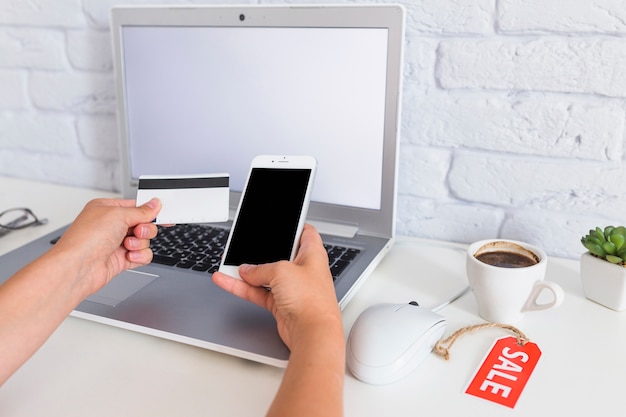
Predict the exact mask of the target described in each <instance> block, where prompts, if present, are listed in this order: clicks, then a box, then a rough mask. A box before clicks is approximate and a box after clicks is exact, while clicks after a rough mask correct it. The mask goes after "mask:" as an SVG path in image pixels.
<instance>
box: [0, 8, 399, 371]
mask: <svg viewBox="0 0 626 417" xmlns="http://www.w3.org/2000/svg"><path fill="white" fill-rule="evenodd" d="M111 36H112V42H113V55H114V69H115V77H116V88H117V91H116V94H117V105H118V121H119V123H118V124H119V137H120V143H121V151H122V172H121V180H122V186H121V188H122V193H123V195H124V197H127V198H135V196H136V190H137V183H138V178H139V176H140V175H150V174H152V175H170V174H197V173H223V172H224V173H228V174H229V175H230V196H229V199H230V206H231V212H232V214H234V212H235V209H236V207H237V204H238V202H239V198H240V196H241V191H242V188H243V185H244V182H245V178H246V174H247V172H248V169H249V166H250V162H251V160H252V159H253V157H254V156H255V155H260V154H292V155H293V154H297V155H312V156H314V157H315V158H316V159H317V161H318V171H317V176H316V180H315V185H314V189H313V193H312V199H311V204H310V207H309V211H308V217H307V222H309V223H312V224H313V225H315V226H316V227H317V229H318V231H319V232H320V233H321V235H322V238H323V240H324V243H325V245H326V246H327V248H328V251H329V255H334V254H335V253H339V254H341V255H340V256H339V258H340V259H339V260H338V261H331V262H339V261H341V262H339V263H337V265H340V267H336V266H333V265H330V264H329V266H331V269H333V272H334V279H335V289H336V294H337V301H338V303H339V305H340V307H341V308H343V307H345V306H346V304H347V303H348V302H349V301H350V299H351V298H352V297H353V296H354V294H355V292H356V291H357V290H358V288H359V287H360V286H361V285H362V284H363V282H364V281H365V279H366V278H367V276H368V275H369V274H370V273H371V272H372V270H373V269H374V268H375V267H376V265H377V264H378V263H379V262H380V261H381V260H382V259H383V257H384V256H385V254H386V253H387V252H388V250H389V249H390V247H391V245H392V243H393V240H394V230H395V209H396V183H397V160H398V142H399V132H398V130H399V107H400V92H401V77H402V49H403V40H404V10H403V8H402V7H401V6H398V5H315V6H302V5H298V6H294V5H246V6H208V5H193V6H116V7H113V8H112V11H111ZM271 204H272V203H271V201H270V202H268V209H270V210H271ZM231 219H232V216H231ZM229 226H230V223H229V222H225V223H219V224H202V225H179V226H175V227H174V228H168V230H167V231H166V230H165V229H164V230H162V234H163V236H164V237H163V239H162V240H165V242H163V241H155V242H153V243H154V246H153V250H154V252H155V261H154V262H153V263H151V264H150V265H147V266H144V267H141V268H138V269H137V270H133V271H126V272H124V273H122V274H121V275H120V276H119V277H117V278H116V279H114V280H113V281H112V282H111V283H110V284H109V285H107V286H106V287H105V288H103V289H102V290H101V291H99V292H98V293H96V294H94V295H93V296H91V297H89V298H88V299H86V300H85V301H83V302H82V303H81V304H80V305H79V306H77V308H76V309H75V311H74V312H73V313H72V315H73V316H76V317H81V318H85V319H89V320H94V321H97V322H100V323H105V324H109V325H113V326H118V327H122V328H125V329H129V330H132V331H137V332H141V333H146V334H150V335H153V336H157V337H162V338H166V339H170V340H174V341H177V342H181V343H186V344H189V345H194V346H198V347H202V348H206V349H211V350H214V351H218V352H223V353H226V354H230V355H234V356H238V357H241V358H245V359H249V360H253V361H256V362H261V363H265V364H269V365H274V366H281V367H284V366H286V364H287V362H288V359H289V350H288V349H287V347H286V346H285V345H284V344H283V342H282V341H281V340H280V337H279V335H278V331H277V329H276V322H275V320H274V318H273V316H272V315H271V314H270V313H269V312H267V311H265V310H264V309H262V308H260V307H257V306H255V305H252V304H251V303H248V302H246V301H243V300H240V299H238V298H237V297H235V296H233V295H231V294H229V293H226V292H224V291H223V290H221V289H219V288H218V287H217V286H215V285H214V284H213V283H212V280H211V272H212V269H210V268H206V265H203V266H201V267H200V266H197V265H194V266H192V265H191V263H190V262H187V261H185V262H181V261H177V260H174V261H172V258H173V256H172V255H173V254H176V253H178V254H179V253H182V252H185V253H191V255H190V257H189V259H191V258H194V259H195V258H198V259H199V258H201V256H199V255H195V254H193V252H194V250H195V246H196V244H197V245H199V243H198V242H200V241H211V242H216V241H219V240H220V239H222V238H224V237H225V236H227V234H228V230H229ZM178 227H182V228H186V229H180V230H179V229H177V228H178ZM192 229H193V230H192ZM198 229H199V231H200V233H204V237H203V238H198V237H194V238H193V240H192V242H191V243H190V244H189V243H188V244H187V247H186V248H185V250H184V251H183V250H179V249H172V248H168V244H170V243H171V241H173V240H177V239H179V238H181V237H184V236H186V235H188V234H190V233H196V232H198ZM63 230H64V229H63V228H62V229H60V230H58V231H56V232H53V233H51V234H49V235H47V236H44V237H43V238H40V239H38V240H35V241H33V242H31V243H29V244H27V245H25V246H23V247H21V248H18V249H16V250H15V251H13V252H10V253H8V254H5V255H4V256H2V257H0V264H1V265H2V271H0V274H3V275H2V276H0V282H2V281H4V280H6V279H7V278H8V277H9V276H10V275H11V274H12V273H13V272H14V271H16V270H17V269H19V268H20V267H21V266H23V265H24V264H26V263H27V262H28V261H30V260H32V259H34V258H35V257H37V256H38V255H40V254H41V253H43V252H44V251H45V250H47V249H48V248H49V247H50V245H51V243H50V242H51V241H53V240H54V239H55V238H56V237H58V236H59V235H60V234H62V232H63ZM171 235H175V236H174V237H172V236H171ZM159 237H161V233H160V236H159ZM212 251H213V252H212V255H213V258H215V257H217V258H218V259H219V256H221V255H220V253H219V245H218V247H217V248H213V249H212ZM342 258H343V259H342ZM204 263H205V264H206V263H207V262H206V261H205V262H204Z"/></svg>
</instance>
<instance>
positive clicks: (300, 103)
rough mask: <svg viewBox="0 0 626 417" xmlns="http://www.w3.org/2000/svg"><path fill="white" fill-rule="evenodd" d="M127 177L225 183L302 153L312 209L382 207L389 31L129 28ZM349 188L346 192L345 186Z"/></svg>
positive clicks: (237, 184) (239, 183) (237, 182)
mask: <svg viewBox="0 0 626 417" xmlns="http://www.w3.org/2000/svg"><path fill="white" fill-rule="evenodd" d="M122 37H123V42H124V68H125V71H124V76H125V79H126V101H127V105H128V109H127V111H128V134H129V138H130V142H129V145H130V155H131V158H130V163H131V173H132V176H133V177H135V178H138V177H139V175H143V174H194V173H203V172H227V173H229V174H230V178H231V188H232V189H233V190H236V191H241V190H242V188H243V184H244V182H245V176H246V174H247V172H248V167H249V164H250V161H251V160H252V158H253V157H254V156H255V155H257V154H307V155H313V156H315V157H316V158H317V160H318V163H319V171H318V172H319V174H318V177H317V178H316V184H315V187H314V191H313V195H312V198H313V200H315V201H318V202H323V203H331V204H340V205H350V206H358V207H363V208H368V209H379V208H380V189H381V186H382V185H381V178H382V144H383V123H384V114H385V108H384V105H385V81H386V75H385V70H386V68H385V65H386V62H387V61H386V56H387V51H386V48H387V30H385V29H360V28H350V29H347V28H307V29H303V28H298V29H294V28H255V27H243V28H234V27H219V28H216V27H126V28H124V29H123V32H122ZM346 184H350V187H346V186H345V185H346Z"/></svg>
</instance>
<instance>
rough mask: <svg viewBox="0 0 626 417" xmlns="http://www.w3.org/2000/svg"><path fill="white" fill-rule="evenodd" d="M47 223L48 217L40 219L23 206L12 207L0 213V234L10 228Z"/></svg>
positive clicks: (16, 228)
mask: <svg viewBox="0 0 626 417" xmlns="http://www.w3.org/2000/svg"><path fill="white" fill-rule="evenodd" d="M46 223H48V219H40V218H38V217H37V216H35V213H33V212H32V211H31V210H30V209H28V208H25V207H19V208H12V209H9V210H5V211H3V212H2V213H0V236H2V235H5V234H7V233H9V232H10V231H12V230H19V229H24V228H26V227H30V226H39V225H42V224H46Z"/></svg>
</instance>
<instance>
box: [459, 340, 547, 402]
mask: <svg viewBox="0 0 626 417" xmlns="http://www.w3.org/2000/svg"><path fill="white" fill-rule="evenodd" d="M540 357H541V350H539V347H538V346H537V345H536V344H535V343H532V342H526V343H525V344H524V345H521V344H518V343H517V339H516V338H515V337H511V336H508V337H503V338H501V339H498V340H496V341H495V343H494V344H493V347H492V348H491V351H490V352H489V353H488V354H487V356H486V357H485V360H484V361H483V363H482V365H481V366H480V367H479V368H478V370H477V371H476V374H475V375H474V378H473V379H472V381H471V382H470V383H469V385H468V387H467V389H466V390H465V392H466V393H468V394H470V395H474V396H476V397H480V398H484V399H485V400H489V401H493V402H495V403H498V404H502V405H504V406H507V407H510V408H513V407H515V403H516V402H517V400H518V398H519V396H520V395H521V393H522V391H523V390H524V387H525V386H526V382H528V378H530V375H531V374H532V373H533V370H534V369H535V365H537V362H538V361H539V358H540Z"/></svg>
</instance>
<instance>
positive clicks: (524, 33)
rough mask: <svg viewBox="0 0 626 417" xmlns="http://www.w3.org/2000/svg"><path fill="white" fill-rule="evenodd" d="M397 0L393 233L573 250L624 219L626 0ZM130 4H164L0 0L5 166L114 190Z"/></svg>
mask: <svg viewBox="0 0 626 417" xmlns="http://www.w3.org/2000/svg"><path fill="white" fill-rule="evenodd" d="M156 2H157V3H166V2H167V1H164V0H159V1H156ZM170 2H171V3H189V1H183V0H171V1H170ZM191 2H192V3H193V1H191ZM249 2H250V3H257V1H254V0H252V1H249ZM269 2H271V3H281V2H282V1H279V0H272V1H269ZM300 2H304V1H293V3H300ZM308 2H315V1H308ZM339 2H343V3H352V1H348V0H339ZM401 2H402V3H403V4H404V5H405V7H406V9H407V35H406V48H405V69H404V91H403V94H404V95H403V117H402V131H401V132H402V141H401V156H400V178H399V193H400V196H399V201H398V223H397V226H398V233H399V234H401V235H413V236H420V237H427V238H437V239H445V240H452V241H458V242H470V241H473V240H477V239H482V238H489V237H507V238H514V239H520V240H525V241H528V242H531V243H534V244H537V245H539V246H541V247H543V248H545V249H546V251H547V252H548V253H549V254H551V255H556V256H565V257H578V256H579V254H580V253H581V252H583V248H582V246H581V245H580V242H579V240H580V237H581V236H582V235H583V234H585V232H586V231H587V230H588V229H590V228H592V227H595V226H596V225H599V226H604V225H607V224H617V223H622V224H625V223H626V218H625V216H624V210H623V209H622V204H624V205H625V206H626V193H625V192H624V187H623V186H622V184H623V179H624V178H626V166H625V163H624V162H623V160H624V123H625V113H626V112H625V109H626V101H625V98H626V2H624V1H623V0H567V1H563V0H401ZM121 3H155V1H150V0H139V1H137V0H135V1H132V0H126V1H123V0H121V1H118V0H32V1H28V2H26V1H23V0H0V175H9V176H16V177H23V178H33V179H42V180H46V181H53V182H58V183H65V184H72V185H78V186H86V187H94V188H99V189H103V190H118V189H119V186H118V182H119V177H118V175H119V174H118V171H119V163H120V161H119V150H118V146H117V141H116V139H115V135H116V133H115V132H116V124H115V123H116V121H115V110H114V109H115V95H114V88H113V74H112V60H111V46H110V38H109V33H108V17H109V8H110V7H111V6H112V5H114V4H121ZM196 3H212V1H210V0H207V1H201V0H198V1H196ZM222 3H241V1H237V0H234V1H233V0H229V1H222ZM1 206H2V202H0V207H1Z"/></svg>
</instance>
